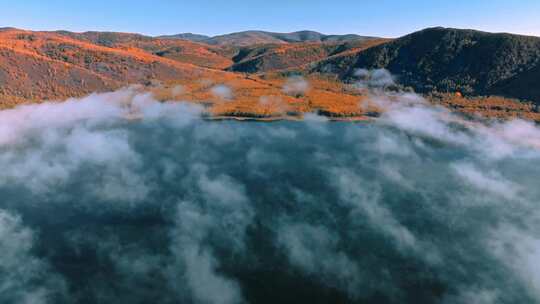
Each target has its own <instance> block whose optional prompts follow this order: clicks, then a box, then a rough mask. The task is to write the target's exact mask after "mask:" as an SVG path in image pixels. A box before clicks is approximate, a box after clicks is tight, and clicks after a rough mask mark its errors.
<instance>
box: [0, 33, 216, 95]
mask: <svg viewBox="0 0 540 304" xmlns="http://www.w3.org/2000/svg"><path fill="white" fill-rule="evenodd" d="M77 35H79V34H66V33H56V32H31V31H24V30H18V29H5V30H2V31H0V67H1V68H0V100H1V101H2V103H6V102H16V101H19V100H21V101H24V100H44V99H60V98H66V97H73V96H80V95H83V94H88V93H92V92H96V91H110V90H113V89H115V88H118V87H120V86H123V85H126V84H129V83H145V82H149V81H152V80H161V81H170V80H181V79H186V78H194V77H205V75H206V77H210V76H212V75H216V74H223V73H226V72H222V71H219V70H215V69H207V68H205V67H202V66H197V65H195V64H192V63H187V62H182V61H181V60H174V59H171V58H166V56H158V55H156V54H153V53H152V52H149V51H147V50H144V49H143V48H137V47H136V46H133V45H131V44H132V43H134V42H133V39H135V40H137V41H138V42H137V43H143V42H148V41H147V40H146V38H144V36H140V35H135V36H133V34H114V35H112V34H110V33H106V34H99V35H98V34H95V33H86V34H80V35H81V37H79V39H76V38H72V37H75V36H77ZM104 37H107V39H105V40H104ZM128 38H129V39H128ZM93 40H95V41H97V42H98V43H92V42H91V41H93ZM188 43H191V42H188ZM105 45H111V46H113V45H119V46H116V47H110V46H105ZM188 49H189V50H190V52H193V51H194V50H193V48H191V47H189V48H188ZM203 50H207V49H205V48H203ZM201 57H206V56H205V55H201Z"/></svg>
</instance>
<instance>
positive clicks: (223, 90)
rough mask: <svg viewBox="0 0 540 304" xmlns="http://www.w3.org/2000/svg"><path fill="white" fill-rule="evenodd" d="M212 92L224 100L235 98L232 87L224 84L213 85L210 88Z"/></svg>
mask: <svg viewBox="0 0 540 304" xmlns="http://www.w3.org/2000/svg"><path fill="white" fill-rule="evenodd" d="M210 92H212V95H214V97H216V98H219V99H222V100H230V99H232V98H233V91H232V89H231V88H230V87H228V86H226V85H224V84H219V85H216V86H213V87H212V88H211V89H210Z"/></svg>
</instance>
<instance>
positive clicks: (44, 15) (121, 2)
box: [0, 0, 540, 37]
mask: <svg viewBox="0 0 540 304" xmlns="http://www.w3.org/2000/svg"><path fill="white" fill-rule="evenodd" d="M0 3H1V6H0V7H1V10H0V27H3V26H13V27H18V28H24V29H32V30H55V29H66V30H71V31H87V30H100V31H121V32H138V33H143V34H148V35H160V34H173V33H180V32H194V33H202V34H208V35H216V34H223V33H230V32H236V31H243V30H251V29H259V30H269V31H278V32H290V31H296V30H303V29H310V30H316V31H320V32H323V33H329V34H344V33H356V34H362V35H373V36H383V37H397V36H401V35H404V34H407V33H410V32H413V31H416V30H418V29H422V28H425V27H430V26H447V27H458V28H474V29H479V30H486V31H492V32H512V33H520V34H530V35H537V36H540V0H520V1H513V0H452V1H448V0H446V1H444V0H410V1H397V0H375V1H371V0H369V1H368V0H327V1H320V0H273V1H272V0H267V1H257V0H251V1H241V0H228V1H227V0H214V1H212V0H192V1H174V0H172V1H171V0H169V1H165V0H146V1H140V0H132V1H127V0H108V1H104V0H92V1H65V0H63V1H62V0H46V1H44V0H20V1H19V0H0Z"/></svg>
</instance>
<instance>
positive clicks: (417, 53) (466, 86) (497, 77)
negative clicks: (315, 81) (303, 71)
mask: <svg viewBox="0 0 540 304" xmlns="http://www.w3.org/2000/svg"><path fill="white" fill-rule="evenodd" d="M359 68H364V69H378V68H385V69H388V70H389V71H390V72H392V73H393V74H395V75H397V77H398V81H399V83H400V84H402V85H404V86H410V87H412V88H414V89H415V91H417V92H420V93H431V92H461V93H463V94H465V95H471V96H477V95H493V94H495V95H502V96H506V97H512V98H522V99H528V100H531V101H535V102H536V103H540V38H539V37H530V36H520V35H513V34H506V33H501V34H493V33H486V32H479V31H474V30H460V29H450V28H441V27H438V28H429V29H425V30H422V31H419V32H416V33H412V34H410V35H407V36H404V37H402V38H398V39H395V40H393V41H390V42H387V43H385V44H382V45H378V46H375V47H372V48H369V49H367V50H365V51H362V52H359V53H357V54H354V55H353V56H338V57H335V58H328V59H326V60H323V61H321V62H319V63H317V65H316V66H315V67H314V68H313V69H312V70H311V71H312V72H323V73H333V74H337V75H338V76H339V77H340V78H341V79H344V80H352V79H354V72H355V70H357V69H359Z"/></svg>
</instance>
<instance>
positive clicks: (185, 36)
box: [157, 33, 210, 42]
mask: <svg viewBox="0 0 540 304" xmlns="http://www.w3.org/2000/svg"><path fill="white" fill-rule="evenodd" d="M157 38H161V39H183V40H189V41H193V42H204V41H205V40H208V39H210V36H205V35H199V34H193V33H181V34H175V35H163V36H158V37H157Z"/></svg>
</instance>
